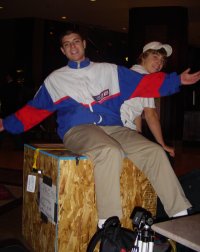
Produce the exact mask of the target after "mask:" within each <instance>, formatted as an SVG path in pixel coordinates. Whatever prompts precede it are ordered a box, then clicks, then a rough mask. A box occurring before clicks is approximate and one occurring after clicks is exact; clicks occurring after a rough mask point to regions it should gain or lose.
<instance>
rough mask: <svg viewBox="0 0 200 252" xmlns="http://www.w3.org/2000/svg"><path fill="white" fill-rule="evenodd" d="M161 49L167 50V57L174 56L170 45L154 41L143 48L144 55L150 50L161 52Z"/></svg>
mask: <svg viewBox="0 0 200 252" xmlns="http://www.w3.org/2000/svg"><path fill="white" fill-rule="evenodd" d="M161 48H163V49H165V51H166V52H167V57H169V56H170V55H171V54H172V47H171V46H170V45H168V44H162V43H160V42H158V41H153V42H150V43H148V44H146V45H145V46H144V47H143V53H144V52H146V51H147V50H149V49H153V50H159V49H161Z"/></svg>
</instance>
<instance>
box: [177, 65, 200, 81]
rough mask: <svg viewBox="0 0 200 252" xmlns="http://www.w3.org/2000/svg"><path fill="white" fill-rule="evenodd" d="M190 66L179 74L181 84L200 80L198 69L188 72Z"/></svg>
mask: <svg viewBox="0 0 200 252" xmlns="http://www.w3.org/2000/svg"><path fill="white" fill-rule="evenodd" d="M189 72H190V68H188V69H186V70H185V71H184V72H182V73H181V74H180V78H181V84H182V85H191V84H194V83H196V82H197V81H199V80H200V71H198V72H196V73H193V74H190V73H189Z"/></svg>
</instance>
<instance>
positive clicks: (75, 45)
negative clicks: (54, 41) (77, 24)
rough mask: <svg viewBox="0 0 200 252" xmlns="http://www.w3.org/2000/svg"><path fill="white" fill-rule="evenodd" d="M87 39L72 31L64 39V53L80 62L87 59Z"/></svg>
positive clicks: (62, 48) (62, 49) (70, 58)
mask: <svg viewBox="0 0 200 252" xmlns="http://www.w3.org/2000/svg"><path fill="white" fill-rule="evenodd" d="M85 47H86V41H85V40H82V38H81V37H80V35H79V34H76V33H71V34H70V35H66V36H64V37H63V39H62V47H61V51H62V53H63V54H64V55H65V56H66V57H67V58H68V59H69V60H72V61H76V62H80V61H83V60H84V59H85Z"/></svg>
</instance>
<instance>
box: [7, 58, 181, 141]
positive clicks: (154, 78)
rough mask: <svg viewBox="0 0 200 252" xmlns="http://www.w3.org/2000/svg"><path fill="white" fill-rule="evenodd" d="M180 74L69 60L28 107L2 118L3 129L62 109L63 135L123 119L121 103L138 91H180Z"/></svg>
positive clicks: (17, 129)
mask: <svg viewBox="0 0 200 252" xmlns="http://www.w3.org/2000/svg"><path fill="white" fill-rule="evenodd" d="M179 86H180V77H179V76H178V75H177V74H176V73H171V74H165V73H162V72H159V73H155V74H148V75H142V74H139V73H137V72H134V71H133V70H129V69H127V68H125V67H123V66H117V65H114V64H109V63H94V62H91V61H90V60H89V59H85V60H84V61H83V62H81V63H79V64H78V63H76V62H72V61H69V62H68V65H67V66H64V67H62V68H60V69H58V70H55V71H54V72H52V73H51V74H50V75H49V76H48V77H47V78H46V79H45V81H44V83H43V84H42V85H41V87H40V88H39V90H38V92H37V93H36V94H35V96H34V98H33V99H32V100H31V101H29V102H28V103H27V104H26V105H25V106H24V107H22V108H21V109H20V110H18V111H17V112H16V113H15V114H12V115H10V116H8V117H6V118H5V119H3V126H4V129H5V130H7V131H8V132H10V133H14V134H18V133H21V132H23V131H27V130H29V129H30V128H32V127H34V126H35V125H37V124H38V123H40V122H41V121H42V120H44V119H45V118H46V117H48V116H49V115H50V114H52V113H54V112H55V111H56V112H57V123H58V135H59V136H60V138H61V139H63V137H64V135H65V133H66V132H67V131H68V130H69V129H70V128H72V127H74V126H77V125H81V124H96V125H101V126H109V125H110V126H111V125H112V126H113V125H121V126H122V125H123V124H122V122H121V118H120V107H121V105H122V103H123V102H124V101H125V100H128V99H130V98H133V97H138V96H140V97H160V96H166V95H170V94H174V93H176V92H178V91H179Z"/></svg>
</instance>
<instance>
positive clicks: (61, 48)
mask: <svg viewBox="0 0 200 252" xmlns="http://www.w3.org/2000/svg"><path fill="white" fill-rule="evenodd" d="M60 50H61V52H62V53H63V54H64V55H65V51H64V49H63V47H62V46H61V47H60Z"/></svg>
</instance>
